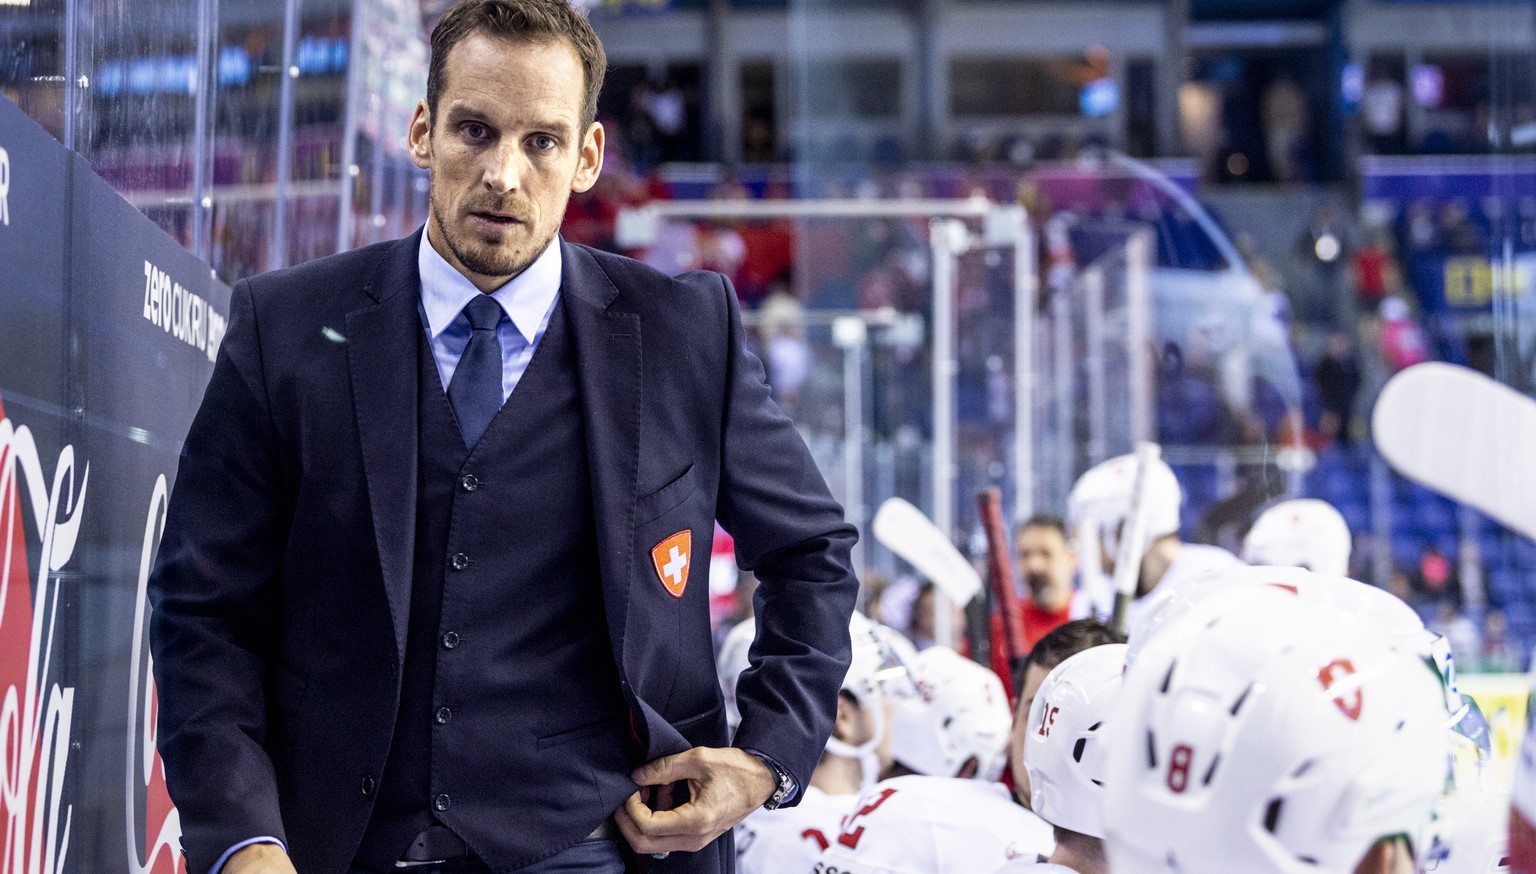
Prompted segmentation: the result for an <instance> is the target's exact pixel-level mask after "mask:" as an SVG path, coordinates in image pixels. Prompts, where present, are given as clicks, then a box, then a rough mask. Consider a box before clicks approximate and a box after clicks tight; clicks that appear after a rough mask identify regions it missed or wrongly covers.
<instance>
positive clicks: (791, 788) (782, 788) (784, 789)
mask: <svg viewBox="0 0 1536 874" xmlns="http://www.w3.org/2000/svg"><path fill="white" fill-rule="evenodd" d="M752 755H754V756H757V757H758V758H759V759H762V760H763V764H765V765H767V766H768V770H770V771H772V772H773V779H774V780H775V782H776V783H777V785H776V786H775V787H774V790H773V794H772V795H770V796H768V800H767V801H764V802H763V809H764V810H777V809H778V807H779V805H781V804H783V803H784V802H785V801H788V800H789V799H790V798H791V797H793V796H794V794H795V788H796V786H797V785H798V784H796V783H795V778H794V775H793V774H790V773H789V772H788V771H786V770H784V766H783V765H780V764H779V763H778V762H775V761H774V760H773V759H772V758H770V757H769V756H765V755H763V754H762V753H753V754H752Z"/></svg>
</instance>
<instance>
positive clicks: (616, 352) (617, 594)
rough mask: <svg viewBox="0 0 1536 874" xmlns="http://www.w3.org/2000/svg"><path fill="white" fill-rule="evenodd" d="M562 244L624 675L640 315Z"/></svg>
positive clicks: (582, 253) (582, 254)
mask: <svg viewBox="0 0 1536 874" xmlns="http://www.w3.org/2000/svg"><path fill="white" fill-rule="evenodd" d="M560 245H561V246H562V249H561V260H562V264H563V265H564V266H563V268H562V275H561V278H560V293H561V294H562V295H564V296H565V298H566V307H565V311H566V318H567V319H568V321H569V324H570V328H571V333H570V337H571V344H572V346H573V347H574V349H575V354H576V379H577V385H578V386H579V388H580V390H581V409H582V420H583V425H584V427H585V429H586V441H587V464H588V467H589V468H590V470H591V476H592V503H593V513H594V519H595V521H596V525H597V550H598V571H599V573H600V574H601V577H602V580H603V606H604V608H605V611H606V613H607V619H608V633H609V637H610V639H611V640H612V642H613V651H614V656H615V659H616V661H617V662H618V664H619V667H620V671H621V672H622V671H623V664H624V626H625V621H626V615H627V612H628V609H629V581H630V577H631V567H630V565H631V563H632V561H633V558H634V556H633V549H632V543H633V541H634V516H633V514H634V506H635V498H636V496H637V495H636V491H637V489H638V485H639V484H638V476H639V464H640V400H641V398H640V373H641V371H640V367H641V360H640V316H639V314H638V313H633V312H627V311H624V310H621V309H618V308H617V307H615V306H614V303H615V300H616V299H617V298H618V297H619V289H618V288H617V287H616V286H615V285H614V284H613V281H612V280H611V279H609V277H608V274H606V273H604V272H603V269H602V268H601V267H600V266H599V265H598V263H597V259H595V258H593V257H592V255H591V254H590V253H588V252H587V251H586V250H584V249H581V248H579V247H576V246H573V245H570V244H569V243H565V242H564V241H562V242H561V244H560Z"/></svg>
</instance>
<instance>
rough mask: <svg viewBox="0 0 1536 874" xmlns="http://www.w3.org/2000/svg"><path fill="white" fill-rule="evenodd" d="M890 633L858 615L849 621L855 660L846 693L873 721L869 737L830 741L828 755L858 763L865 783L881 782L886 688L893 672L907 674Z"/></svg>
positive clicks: (852, 662)
mask: <svg viewBox="0 0 1536 874" xmlns="http://www.w3.org/2000/svg"><path fill="white" fill-rule="evenodd" d="M887 631H888V630H887V629H886V628H885V627H884V626H882V625H880V623H878V622H874V621H873V620H870V619H868V618H866V617H865V616H864V615H863V614H862V613H854V614H853V616H852V617H850V618H849V620H848V635H849V638H850V640H851V642H852V644H853V660H852V661H851V662H850V663H849V665H848V673H847V674H845V675H844V676H843V688H842V691H844V692H846V693H847V694H849V695H850V696H852V697H853V700H854V701H856V702H858V705H859V707H860V709H862V710H863V711H864V714H865V716H866V718H868V719H869V728H870V733H869V737H867V738H865V739H864V741H863V742H861V743H857V744H852V743H848V742H847V741H844V740H841V739H839V738H838V737H836V736H835V735H834V736H832V737H829V738H827V752H829V753H831V754H832V755H834V756H841V757H843V758H846V759H857V760H858V761H859V763H860V766H861V767H862V769H863V776H864V782H865V783H866V784H872V783H874V781H875V780H877V779H879V773H880V761H879V754H878V750H879V748H880V744H881V743H882V742H883V741H884V740H885V734H886V724H885V707H884V699H885V692H884V687H885V684H886V683H887V682H889V680H888V676H889V674H890V673H891V672H893V671H904V669H905V668H904V665H903V664H902V663H901V661H900V659H899V658H898V657H896V656H895V655H894V652H893V648H892V646H891V644H890V641H889V639H888V638H887V636H886V635H887Z"/></svg>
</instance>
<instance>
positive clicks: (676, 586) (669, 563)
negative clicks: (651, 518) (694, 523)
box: [651, 528, 693, 598]
mask: <svg viewBox="0 0 1536 874" xmlns="http://www.w3.org/2000/svg"><path fill="white" fill-rule="evenodd" d="M692 547H693V532H692V531H691V530H689V529H686V528H685V529H683V530H682V531H679V532H677V533H676V534H674V535H672V536H671V537H668V538H667V539H666V540H663V541H662V542H660V543H658V544H656V545H655V546H653V547H651V566H652V567H654V568H656V576H657V578H658V579H660V580H661V584H662V585H663V586H664V587H666V590H667V593H668V594H670V595H671V596H672V597H674V598H681V597H683V589H685V588H687V587H688V570H689V568H690V567H691V566H692V564H693V559H692V556H691V550H692Z"/></svg>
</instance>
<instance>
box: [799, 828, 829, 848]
mask: <svg viewBox="0 0 1536 874" xmlns="http://www.w3.org/2000/svg"><path fill="white" fill-rule="evenodd" d="M800 837H802V838H805V839H806V840H808V841H811V842H812V843H814V844H815V845H816V846H817V847H819V848H821V849H823V850H825V849H826V848H827V847H829V846H831V842H830V841H828V840H827V836H826V835H824V834H822V833H821V829H819V828H808V829H806V830H805V831H803V832H801V833H800Z"/></svg>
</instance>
